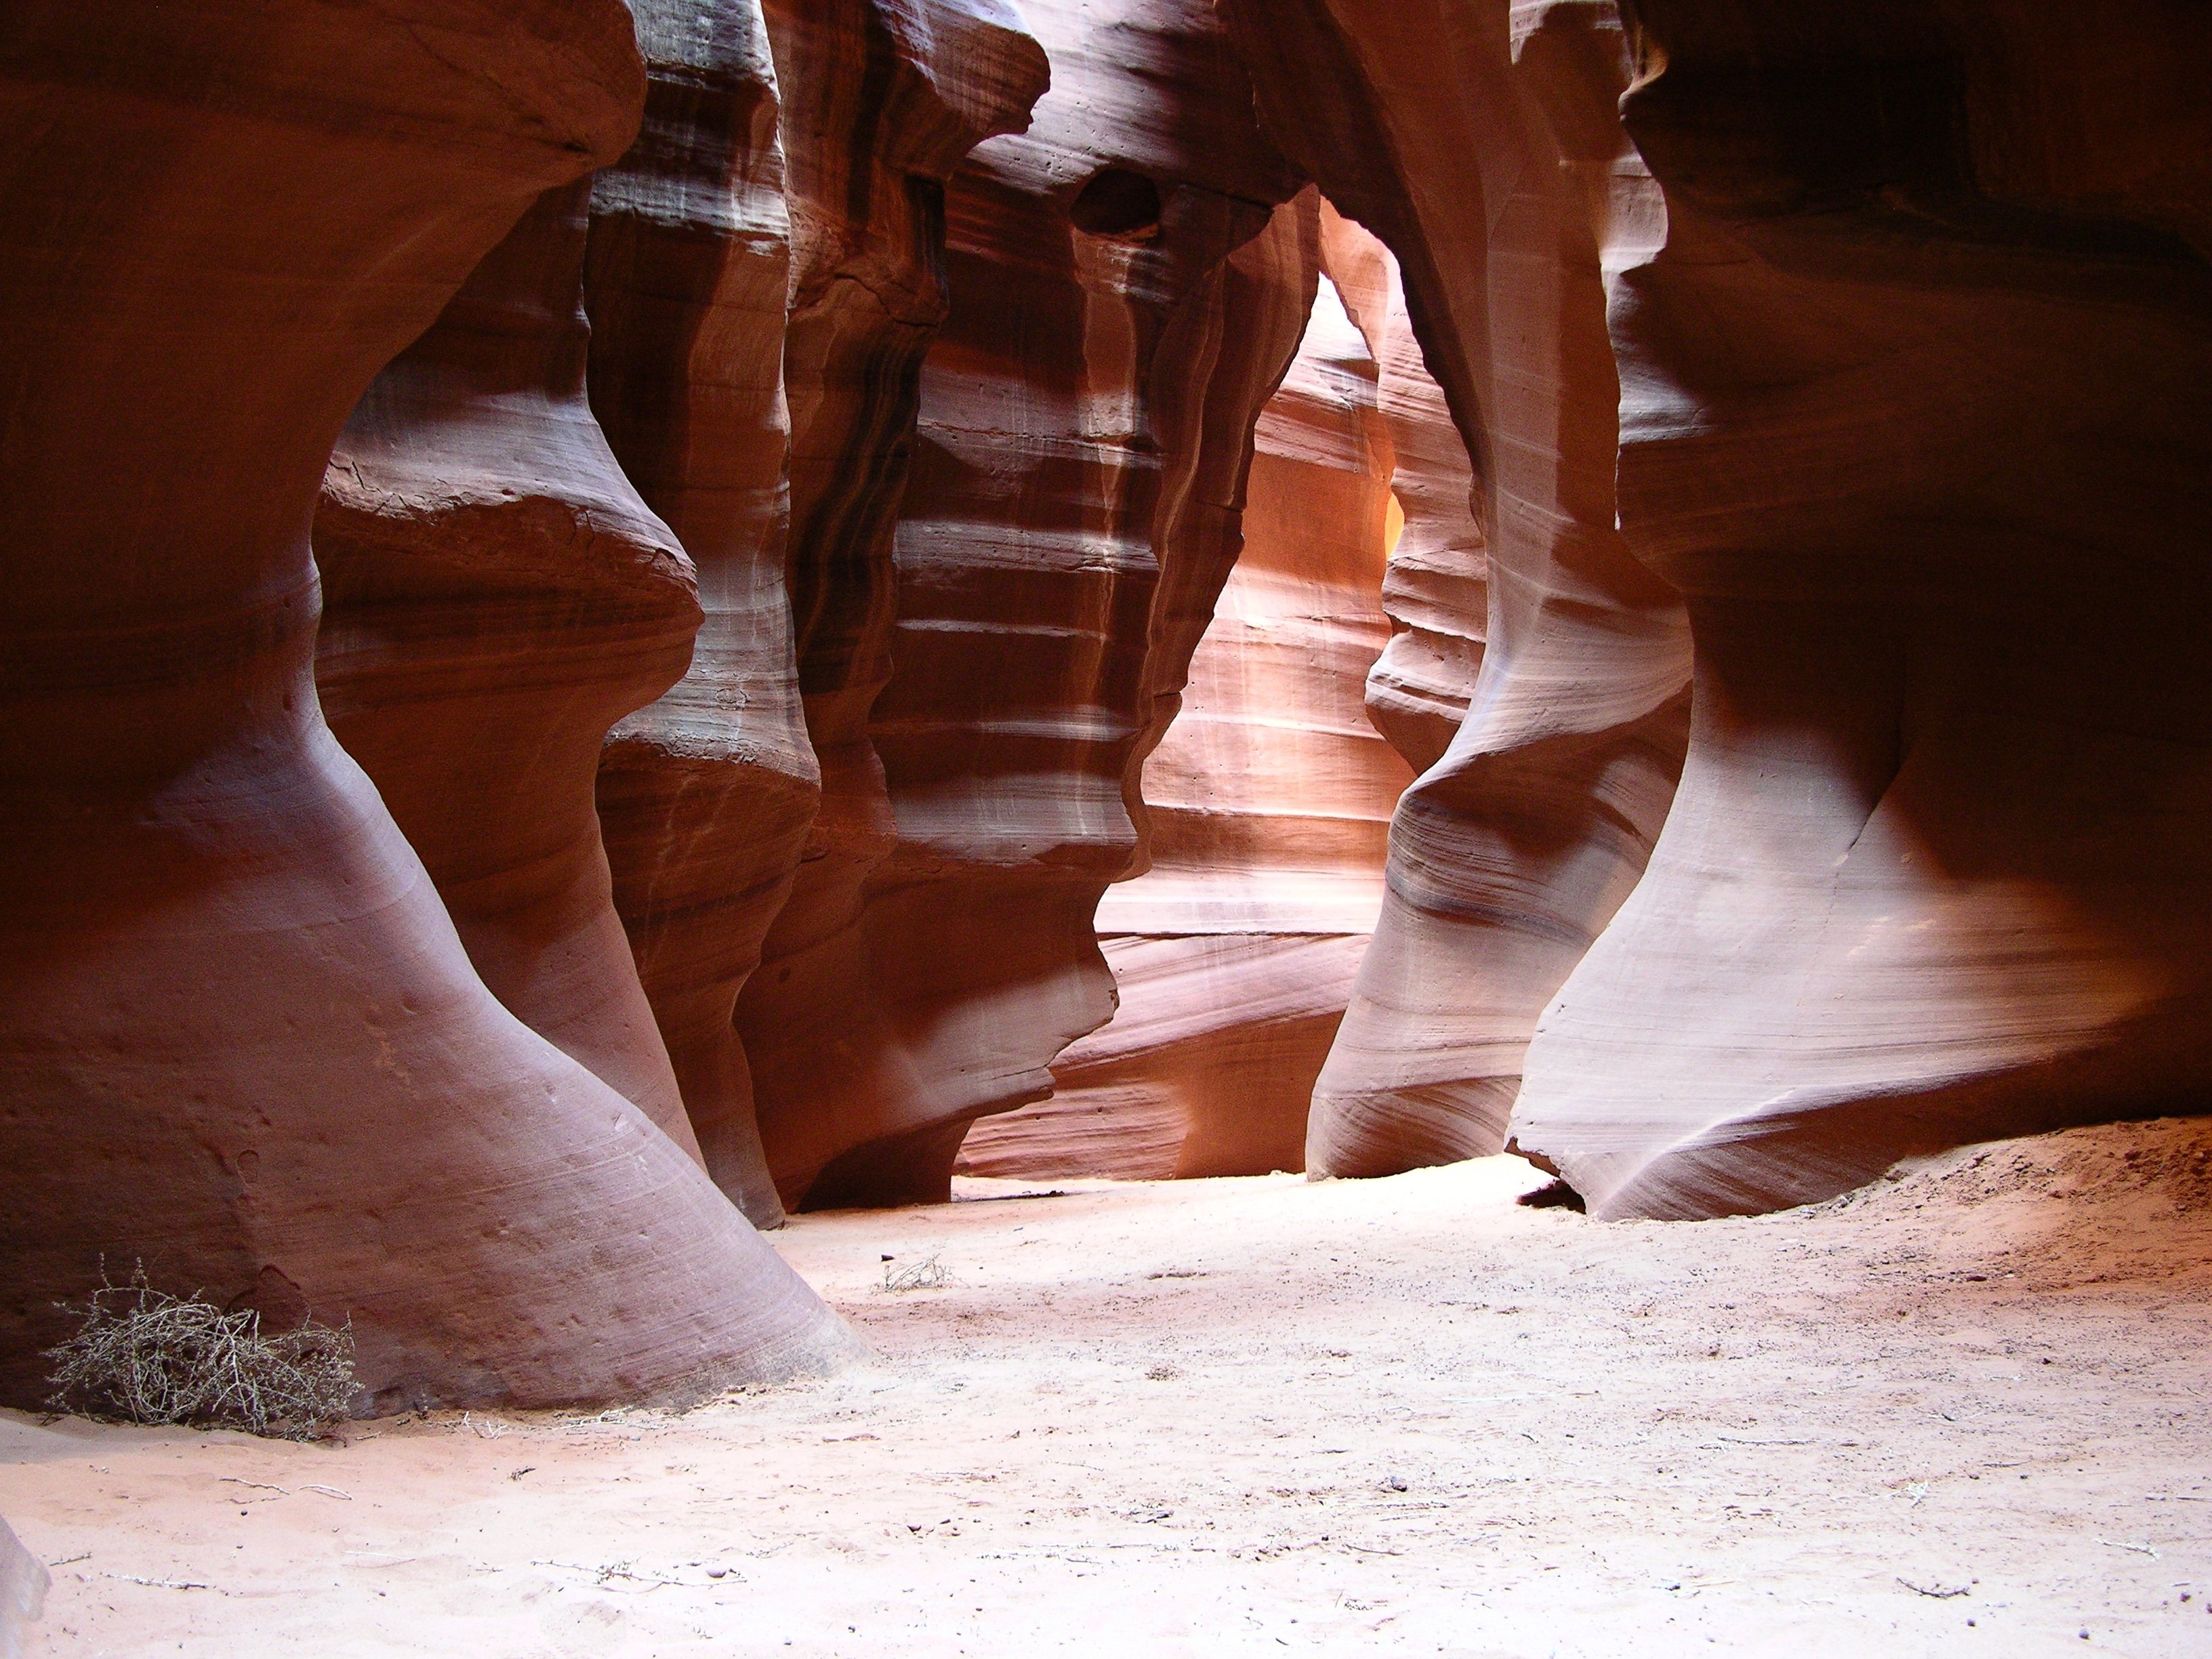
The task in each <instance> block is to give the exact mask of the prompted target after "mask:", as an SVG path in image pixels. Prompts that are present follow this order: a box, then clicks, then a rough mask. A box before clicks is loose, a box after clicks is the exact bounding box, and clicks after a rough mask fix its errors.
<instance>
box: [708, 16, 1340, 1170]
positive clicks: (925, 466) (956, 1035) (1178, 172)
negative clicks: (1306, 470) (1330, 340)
mask: <svg viewBox="0 0 2212 1659" xmlns="http://www.w3.org/2000/svg"><path fill="white" fill-rule="evenodd" d="M1022 16H1023V18H1024V21H1025V22H1026V25H1027V27H1028V28H1029V30H1030V33H1032V34H1033V35H1034V36H1035V38H1036V40H1037V41H1039V42H1040V43H1041V44H1042V46H1043V47H1044V49H1045V51H1046V53H1047V56H1048V59H1049V61H1050V65H1051V81H1052V88H1051V90H1050V91H1049V92H1048V93H1047V94H1045V95H1044V96H1043V97H1042V98H1041V99H1040V100H1038V102H1037V105H1036V115H1035V119H1034V122H1033V124H1032V125H1030V128H1029V129H1028V131H1026V132H1025V133H1023V134H1020V135H1018V136H1016V135H1012V134H1009V135H1006V136H1001V137H996V138H993V139H991V140H989V141H988V142H987V143H983V144H981V145H980V146H979V147H978V148H977V149H975V153H974V155H972V156H971V157H970V158H969V160H968V161H966V162H965V163H964V164H963V166H962V167H960V169H959V170H958V171H957V173H955V175H954V176H953V178H952V180H951V184H950V185H949V187H948V188H947V190H946V191H945V218H946V224H947V253H946V261H947V276H948V287H949V292H950V306H951V308H950V314H949V316H948V318H947V320H946V321H945V325H944V326H943V329H942V331H941V332H940V334H939V337H938V339H937V340H936V342H935V343H933V345H932V346H931V347H930V349H929V352H928V355H927V357H926V359H925V360H924V363H923V367H922V371H921V383H920V414H919V428H918V432H917V435H916V438H915V450H914V459H913V461H912V465H911V469H910V476H909V478H908V484H907V489H906V494H905V497H904V503H903V507H902V512H901V515H900V519H899V522H898V526H897V530H896V538H895V548H894V556H895V564H896V588H895V592H894V595H893V599H892V608H893V612H894V615H895V617H896V621H895V624H894V627H893V629H892V633H891V638H890V664H891V671H890V681H889V683H888V685H887V686H886V687H885V689H884V691H883V692H882V694H881V696H880V697H879V698H878V700H877V702H876V703H875V707H874V709H873V713H872V722H871V726H870V732H869V734H870V737H871V739H872V744H873V747H874V749H875V750H876V753H877V755H878V757H879V758H880V761H881V763H882V765H883V768H884V781H885V786H886V789H887V793H888V798H889V802H890V814H891V817H890V826H891V829H892V839H891V841H890V845H889V847H888V848H882V847H881V846H880V843H878V845H876V846H869V845H866V841H865V837H866V836H869V835H877V836H879V835H880V834H881V830H882V828H883V825H884V820H883V818H882V817H881V813H880V809H874V808H868V807H866V806H864V807H863V809H862V810H861V811H859V812H858V813H856V814H854V818H857V820H858V821H859V822H860V823H861V825H862V826H863V828H862V829H861V831H860V833H859V834H858V835H855V836H851V837H850V838H849V839H850V841H851V843H852V845H853V847H854V851H852V852H851V853H849V854H847V855H846V857H845V863H846V865H847V871H846V872H843V873H837V872H828V874H829V878H828V879H825V881H824V883H823V886H824V888H825V889H829V888H831V887H833V886H834V887H836V888H837V889H839V890H842V891H844V892H849V891H850V881H851V878H852V874H853V873H854V872H857V873H859V874H860V878H861V881H860V891H859V894H858V896H857V900H856V901H849V900H845V899H842V898H841V897H838V896H837V894H836V893H834V892H833V893H831V894H830V896H829V898H830V900H831V901H832V902H823V903H821V904H820V905H819V907H818V908H817V910H816V912H815V914H814V915H813V916H811V917H810V918H809V919H807V921H805V923H804V924H803V925H801V924H794V927H793V930H792V931H793V941H792V943H793V948H792V950H791V951H790V953H789V954H788V955H787V957H784V958H783V959H781V960H780V961H779V963H778V964H777V966H776V969H775V972H774V974H772V975H763V977H762V980H761V981H760V982H759V983H760V986H761V987H762V989H761V992H760V995H759V998H758V1000H756V1001H754V1002H753V1003H752V1004H751V1005H750V1006H753V1007H754V1008H757V1009H758V1010H759V1011H761V1012H757V1013H750V1012H749V1013H748V1015H747V1017H746V1029H747V1030H748V1032H749V1034H750V1036H752V1039H753V1045H754V1047H753V1064H754V1077H755V1081H756V1084H757V1090H758V1112H759V1122H760V1126H761V1132H762V1135H763V1140H764V1142H765V1144H766V1146H767V1150H768V1154H769V1164H770V1166H771V1168H772V1169H773V1170H774V1172H775V1180H776V1184H777V1186H778V1187H779V1188H780V1189H781V1193H782V1194H783V1197H784V1200H785V1201H786V1202H787V1203H804V1204H808V1205H817V1206H818V1205H825V1204H837V1203H854V1202H864V1201H865V1202H881V1201H893V1200H906V1199H911V1198H927V1197H942V1196H944V1194H945V1190H946V1182H947V1180H948V1178H949V1176H950V1172H951V1164H952V1160H953V1157H954V1154H955V1152H956V1151H957V1146H958V1145H959V1141H960V1139H961V1137H962V1135H963V1134H964V1133H965V1132H966V1128H967V1125H968V1123H969V1121H971V1120H972V1119H973V1118H975V1116H977V1115H980V1114H981V1113H984V1112H987V1111H994V1110H1003V1109H1009V1108H1011V1107H1013V1106H1017V1105H1019V1104H1020V1103H1023V1102H1024V1101H1025V1100H1028V1099H1032V1098H1035V1097H1037V1096H1038V1095H1040V1094H1041V1093H1042V1091H1044V1089H1045V1088H1046V1087H1047V1086H1048V1074H1047V1073H1046V1070H1045V1067H1046V1066H1047V1065H1048V1062H1049V1061H1050V1060H1051V1059H1052V1057H1053V1056H1054V1054H1056V1053H1057V1052H1058V1051H1059V1049H1060V1048H1061V1047H1062V1046H1064V1045H1065V1044H1066V1042H1068V1041H1069V1040H1070V1039H1072V1038H1073V1037H1074V1036H1078V1035H1079V1034H1080V1033H1082V1032H1083V1031H1085V1030H1089V1029H1091V1027H1093V1026H1095V1025H1097V1024H1100V1023H1101V1022H1102V1021H1103V1019H1104V1018H1106V1016H1107V1014H1108V1013H1109V1012H1110V1009H1111V1002H1110V995H1111V990H1110V981H1109V977H1108V975H1107V974H1106V971H1105V969H1104V965H1103V962H1102V961H1101V959H1100V957H1099V956H1098V952H1097V945H1096V943H1095V940H1094V939H1093V936H1092V933H1091V911H1092V909H1093V908H1094V907H1095V906H1096V904H1097V897H1098V895H1099V893H1100V892H1101V891H1102V890H1103V888H1104V887H1105V885H1106V884H1107V883H1108V882H1109V880H1110V879H1111V878H1113V877H1114V876H1115V875H1117V874H1119V873H1120V872H1121V870H1122V868H1123V867H1124V866H1126V865H1127V862H1128V860H1129V859H1130V856H1131V854H1132V851H1133V845H1134V840H1135V835H1134V830H1133V826H1132V824H1131V822H1130V819H1129V816H1128V813H1127V809H1126V806H1125V805H1124V800H1123V790H1124V787H1125V774H1126V772H1127V768H1128V765H1129V762H1130V759H1131V757H1132V755H1133V752H1134V750H1135V746H1136V744H1137V741H1138V738H1139V732H1140V731H1141V730H1142V729H1143V727H1144V726H1145V723H1146V720H1147V719H1148V718H1149V715H1150V712H1151V709H1150V704H1151V701H1152V687H1151V686H1150V685H1149V684H1148V683H1147V681H1146V660H1147V655H1148V647H1149V642H1150V635H1149V629H1150V623H1151V617H1152V599H1153V597H1154V591H1155V586H1156V584H1157V582H1158V579H1159V571H1160V565H1161V560H1160V557H1159V555H1158V545H1159V544H1158V535H1157V533H1156V530H1155V526H1156V524H1158V521H1159V515H1160V513H1161V511H1162V508H1163V504H1164V497H1163V488H1164V481H1166V480H1170V479H1173V478H1176V477H1178V476H1180V473H1181V471H1182V470H1184V469H1186V468H1188V467H1189V466H1190V465H1191V463H1190V461H1189V460H1188V458H1187V457H1186V455H1185V454H1184V453H1182V451H1181V449H1180V446H1183V445H1193V444H1197V443H1200V442H1201V441H1203V440H1204V438H1205V435H1206V433H1207V431H1208V430H1209V428H1210V427H1211V426H1213V425H1218V422H1208V421H1205V420H1196V421H1190V422H1186V424H1185V427H1184V428H1182V432H1181V435H1176V434H1174V433H1170V432H1168V431H1166V430H1165V429H1164V427H1163V416H1164V413H1165V412H1166V411H1168V410H1170V409H1176V410H1183V409H1196V410H1202V409H1203V408H1204V392H1205V389H1206V386H1208V385H1209V384H1210V381H1211V380H1212V372H1213V367H1214V365H1213V361H1212V358H1211V357H1210V356H1207V355H1206V353H1205V352H1202V351H1200V349H1197V348H1201V347H1204V348H1207V349H1209V350H1211V349H1216V347H1217V345H1218V339H1219V337H1220V334H1221V326H1220V322H1219V319H1218V318H1212V319H1210V318H1209V313H1210V311H1211V309H1212V307H1215V306H1217V305H1218V303H1219V300H1220V295H1221V291H1222V290H1221V283H1220V276H1219V273H1220V272H1221V270H1222V267H1223V265H1224V264H1225V261H1227V260H1228V258H1230V256H1231V254H1232V253H1233V252H1235V251H1236V250H1237V248H1238V247H1240V246H1243V245H1244V244H1245V243H1247V242H1249V241H1250V240H1252V239H1253V238H1255V236H1258V235H1259V234H1261V232H1262V231H1263V230H1265V229H1266V228H1267V224H1268V222H1269V204H1273V203H1276V202H1279V201H1282V200H1284V199H1286V198H1287V197H1289V196H1291V194H1292V193H1293V192H1294V190H1295V188H1296V185H1297V180H1296V179H1295V177H1294V175H1292V174H1291V173H1290V172H1289V170H1288V169H1287V168H1286V167H1285V166H1284V164H1283V163H1282V161H1280V158H1279V156H1278V155H1276V154H1275V153H1274V151H1273V149H1271V148H1270V147H1269V146H1268V145H1267V143H1265V142H1264V141H1263V140H1261V137H1259V135H1258V133H1257V131H1256V130H1255V128H1254V126H1253V125H1252V118H1251V98H1250V91H1249V84H1248V83H1247V82H1245V80H1244V78H1243V72H1242V70H1240V69H1239V68H1238V67H1237V64H1236V61H1235V59H1234V58H1233V57H1232V56H1231V53H1230V52H1229V49H1228V45H1227V42H1226V40H1225V38H1224V36H1223V35H1222V33H1221V31H1220V29H1219V27H1218V25H1217V24H1216V22H1215V21H1214V20H1213V18H1212V13H1211V11H1210V10H1209V9H1208V8H1207V7H1206V6H1205V5H1204V4H1202V3H1196V0H1126V3H1117V4H1116V5H1114V6H1111V7H1093V6H1085V5H1078V4H1075V3H1073V0H1039V3H1036V4H1030V5H1024V7H1023V8H1022ZM1187 348H1188V349H1187ZM1257 391H1258V395H1257V396H1255V397H1254V398H1252V400H1251V403H1250V404H1249V407H1248V410H1247V412H1246V415H1245V419H1246V420H1247V422H1249V417H1250V416H1249V410H1256V408H1257V407H1258V404H1259V403H1260V402H1261V401H1263V400H1264V397H1265V392H1266V387H1265V386H1261V387H1260V388H1258V389H1257ZM1217 470H1218V469H1212V468H1209V469H1206V471H1208V473H1209V476H1211V473H1212V471H1217ZM695 553H696V550H695ZM812 614H813V613H812V611H810V612H809V615H810V617H811V615H812ZM834 631H835V630H831V629H823V630H822V631H821V632H820V633H818V634H817V638H820V639H822V640H823V641H829V639H830V636H831V635H832V633H833V632H834ZM831 656H832V657H834V653H831ZM824 660H829V658H825V659H824ZM830 672H831V675H832V677H831V678H825V679H824V680H823V682H821V684H823V686H824V689H825V694H826V695H835V687H836V684H839V682H838V681H837V680H836V678H834V674H835V673H836V669H835V668H834V665H833V667H832V669H831V671H830ZM859 672H860V674H862V675H863V676H864V675H865V672H866V665H865V662H863V663H862V664H861V666H860V670H859ZM855 684H860V682H859V681H856V682H855ZM866 786H867V780H866V776H865V774H864V773H863V775H860V777H859V778H858V779H857V780H856V785H855V788H856V793H865V792H866ZM851 821H853V819H849V818H848V820H846V822H851ZM840 827H842V826H833V829H834V828H840ZM878 854H880V856H878ZM848 905H849V907H850V908H845V907H846V906H848ZM848 918H849V919H848ZM810 928H811V929H813V930H814V932H815V937H816V938H819V939H823V944H822V945H820V946H819V947H818V948H815V947H813V946H812V945H811V941H810V940H809V939H807V937H806V932H807V930H808V929H810ZM833 928H834V929H835V930H836V933H835V935H834V936H832V934H831V933H830V930H831V929H833ZM771 986H772V987H773V991H774V997H773V999H772V1000H771V999H770V998H769V995H768V989H769V987H771ZM770 1010H773V1011H775V1015H776V1017H775V1018H773V1019H771V1018H769V1011H770Z"/></svg>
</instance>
